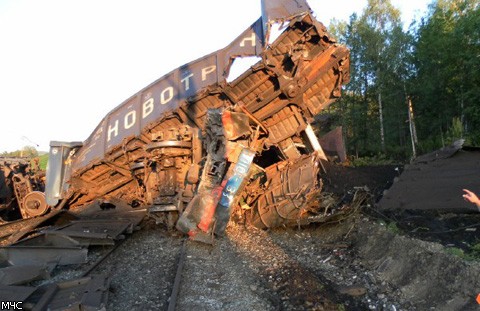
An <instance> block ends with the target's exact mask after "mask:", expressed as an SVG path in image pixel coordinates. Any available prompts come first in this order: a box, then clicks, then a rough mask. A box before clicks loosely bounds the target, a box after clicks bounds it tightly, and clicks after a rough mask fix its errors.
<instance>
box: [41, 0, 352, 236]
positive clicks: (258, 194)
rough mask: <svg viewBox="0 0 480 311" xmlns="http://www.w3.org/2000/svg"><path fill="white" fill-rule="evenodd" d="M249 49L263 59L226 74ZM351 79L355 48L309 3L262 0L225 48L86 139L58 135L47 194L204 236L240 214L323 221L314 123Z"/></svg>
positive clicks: (54, 200) (62, 202)
mask: <svg viewBox="0 0 480 311" xmlns="http://www.w3.org/2000/svg"><path fill="white" fill-rule="evenodd" d="M279 24H282V25H283V27H284V28H283V31H282V32H281V34H280V35H279V36H278V38H276V39H275V40H273V38H269V36H270V33H271V31H270V30H271V28H272V27H273V26H274V25H279ZM269 40H270V41H272V42H270V43H269ZM246 56H258V57H259V61H258V62H257V63H256V64H255V65H253V66H252V67H250V68H249V69H248V70H246V71H245V72H244V73H243V74H242V75H240V76H239V77H238V78H236V79H235V80H234V81H232V82H227V80H226V78H227V76H228V74H229V70H230V67H231V65H232V62H233V61H234V60H235V58H238V57H246ZM348 80H349V52H348V49H347V48H346V47H344V46H342V45H339V44H337V43H336V42H335V40H334V39H333V38H332V37H331V36H330V35H329V34H328V33H327V31H326V29H325V27H324V26H323V25H322V24H321V23H320V22H318V21H316V20H315V18H314V17H313V16H312V12H311V9H310V8H309V6H308V4H307V3H306V2H305V1H298V0H296V1H287V0H282V1H268V0H264V1H262V16H261V17H260V18H259V19H258V20H257V21H256V22H255V23H253V24H252V25H251V26H250V27H249V28H247V29H246V30H245V31H244V32H243V33H242V34H241V35H240V36H239V37H237V38H236V39H235V40H234V41H233V42H232V43H231V44H230V45H228V46H227V47H226V48H224V49H222V50H219V51H217V52H214V53H212V54H210V55H207V56H205V57H202V58H200V59H198V60H196V61H193V62H191V63H188V64H186V65H184V66H182V67H180V68H178V69H176V70H174V71H172V72H170V73H168V74H166V75H165V76H163V77H162V78H160V79H158V80H157V81H155V82H154V83H152V84H151V85H149V86H147V87H146V88H144V89H143V90H141V91H140V92H138V93H137V94H135V95H134V96H132V97H131V98H129V99H128V100H126V101H125V102H124V103H122V104H121V105H119V106H118V107H116V108H115V109H114V110H113V111H111V112H110V113H109V114H108V115H107V116H106V117H105V118H103V120H102V121H101V122H100V124H99V125H98V126H97V128H96V129H95V131H94V132H93V133H92V134H91V135H90V137H89V138H88V139H87V140H86V141H84V142H83V143H80V142H73V143H64V142H52V143H51V149H50V162H49V169H48V172H47V187H46V197H47V202H48V204H49V205H51V206H57V208H60V207H62V208H70V209H75V208H82V207H84V206H86V205H88V204H91V203H93V202H95V201H105V200H106V201H112V200H117V201H122V202H126V203H128V204H130V205H131V206H133V207H138V206H142V207H147V208H148V209H149V211H150V213H151V214H152V216H155V217H157V218H158V219H159V221H160V220H161V219H163V220H165V221H166V222H167V223H169V225H170V226H173V225H176V227H177V228H178V229H179V230H181V231H183V232H185V233H188V234H189V235H190V236H192V237H195V238H198V239H208V238H209V237H210V236H211V233H213V232H216V233H221V232H222V231H223V230H224V228H225V226H226V222H227V221H228V219H229V218H230V216H231V215H232V213H233V210H236V211H239V213H240V214H244V216H245V217H246V218H247V219H248V220H249V221H250V222H251V223H252V224H254V225H256V226H258V227H274V226H278V225H283V224H293V223H295V224H298V223H305V222H309V221H312V220H314V219H318V213H319V204H318V201H317V196H318V194H319V193H320V192H321V186H322V181H321V179H319V178H318V175H319V172H320V170H321V161H322V160H326V157H325V154H324V152H323V150H322V147H321V145H320V143H319V141H318V139H317V137H316V136H315V134H314V132H313V130H312V127H311V125H310V123H311V122H312V120H313V117H314V116H315V115H317V114H318V113H320V112H321V111H322V110H323V109H325V108H326V107H328V106H329V105H330V104H331V103H332V102H334V101H335V100H336V99H337V98H338V97H339V96H340V91H341V86H342V84H344V83H347V82H348Z"/></svg>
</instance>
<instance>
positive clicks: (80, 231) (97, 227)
mask: <svg viewBox="0 0 480 311" xmlns="http://www.w3.org/2000/svg"><path fill="white" fill-rule="evenodd" d="M132 225H133V224H132V222H131V221H128V220H101V219H99V220H77V221H72V222H71V223H70V224H68V225H66V226H64V227H62V228H59V229H56V230H50V231H46V234H48V235H63V236H68V237H69V238H71V239H73V240H75V241H77V242H78V243H79V245H82V246H89V245H115V240H119V239H122V238H124V236H122V234H123V233H125V232H126V231H128V229H129V228H130V227H131V226H132Z"/></svg>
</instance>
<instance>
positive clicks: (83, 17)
mask: <svg viewBox="0 0 480 311" xmlns="http://www.w3.org/2000/svg"><path fill="white" fill-rule="evenodd" d="M430 2H431V0H415V1H412V0H391V3H392V4H393V5H394V6H395V7H397V8H399V9H400V10H401V12H402V14H403V15H402V21H403V22H404V24H405V25H406V26H408V25H409V24H410V22H411V21H412V19H413V18H416V19H418V18H419V17H421V16H422V15H424V12H426V10H427V6H428V4H429V3H430ZM308 3H309V5H310V7H311V8H312V10H313V11H314V14H315V16H316V18H317V19H318V20H319V21H321V22H323V23H324V24H325V25H328V24H329V22H330V21H331V19H332V18H335V19H337V20H346V21H347V20H348V18H349V16H350V15H351V14H352V13H354V12H358V13H361V11H362V10H363V8H364V7H365V5H366V3H367V0H329V1H326V0H310V1H308ZM260 14H261V12H260V0H236V1H232V0H203V1H198V0H177V1H158V0H42V1H38V0H0V153H1V152H3V151H14V150H19V149H21V148H23V147H25V146H31V147H35V148H36V149H37V150H40V151H48V150H49V143H50V141H84V140H85V139H87V138H88V136H89V135H90V134H91V132H92V131H93V130H94V129H95V127H96V126H97V125H98V123H99V122H100V121H101V120H102V118H103V117H104V116H105V115H106V114H108V112H110V111H111V110H112V109H114V108H115V107H116V106H118V105H119V104H121V103H122V102H123V101H124V100H126V99H128V98H129V97H130V96H132V95H134V94H135V93H137V92H138V91H140V90H141V89H142V88H144V87H145V86H147V85H149V84H150V83H152V82H154V81H155V80H157V79H158V78H160V77H162V76H163V75H165V74H166V73H168V72H170V71H171V70H173V69H175V68H177V67H180V66H181V65H183V64H185V63H188V62H190V61H193V60H195V59H197V58H200V57H202V56H204V55H206V54H209V53H211V52H214V51H216V50H218V49H221V48H223V47H225V46H227V45H228V44H229V43H230V42H231V41H233V40H234V39H235V38H236V37H237V36H238V35H240V34H241V33H242V32H243V31H244V30H245V29H246V28H247V27H248V26H250V25H251V24H252V23H253V22H254V21H256V20H257V19H258V17H260Z"/></svg>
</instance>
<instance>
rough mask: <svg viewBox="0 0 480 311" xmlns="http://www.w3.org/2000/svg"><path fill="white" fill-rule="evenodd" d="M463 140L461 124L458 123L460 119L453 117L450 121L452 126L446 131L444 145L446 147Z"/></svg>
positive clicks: (460, 122)
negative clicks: (445, 144)
mask: <svg viewBox="0 0 480 311" xmlns="http://www.w3.org/2000/svg"><path fill="white" fill-rule="evenodd" d="M461 138H463V124H462V121H460V118H457V117H454V118H453V119H452V125H451V126H450V128H449V129H448V130H447V135H446V139H445V141H446V143H447V145H450V144H452V143H453V142H454V141H456V140H459V139H461Z"/></svg>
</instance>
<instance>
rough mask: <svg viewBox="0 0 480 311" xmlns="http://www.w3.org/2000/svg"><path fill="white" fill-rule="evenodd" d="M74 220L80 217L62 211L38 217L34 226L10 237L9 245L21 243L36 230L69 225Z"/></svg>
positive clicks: (31, 225)
mask: <svg viewBox="0 0 480 311" xmlns="http://www.w3.org/2000/svg"><path fill="white" fill-rule="evenodd" d="M74 219H78V217H77V216H75V215H74V214H72V213H70V212H68V211H65V210H60V209H59V210H55V211H53V212H51V213H49V214H47V215H45V216H41V217H38V218H37V219H36V220H35V221H34V222H33V223H32V224H30V225H28V226H27V227H24V228H22V230H20V231H19V232H17V233H15V234H13V235H12V236H10V237H9V238H8V244H13V243H15V242H17V241H19V240H20V239H22V238H24V237H25V236H27V235H28V234H30V233H31V232H33V231H34V230H35V229H36V228H39V227H44V226H50V225H61V224H65V223H68V222H70V221H72V220H74Z"/></svg>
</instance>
